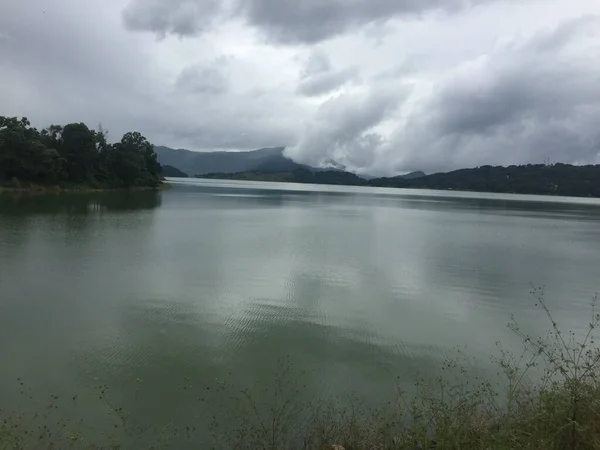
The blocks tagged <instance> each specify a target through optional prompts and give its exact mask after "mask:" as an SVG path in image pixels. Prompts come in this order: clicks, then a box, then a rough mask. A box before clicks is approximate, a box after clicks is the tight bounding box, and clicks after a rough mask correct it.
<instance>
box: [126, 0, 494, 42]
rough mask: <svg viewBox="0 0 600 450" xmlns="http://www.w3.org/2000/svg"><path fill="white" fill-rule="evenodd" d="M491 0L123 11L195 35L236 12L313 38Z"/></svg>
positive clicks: (291, 35)
mask: <svg viewBox="0 0 600 450" xmlns="http://www.w3.org/2000/svg"><path fill="white" fill-rule="evenodd" d="M489 1H493V0H301V1H300V0H232V4H231V5H229V4H226V5H224V4H223V2H222V1H221V2H219V1H218V0H131V2H130V3H129V5H128V6H127V7H126V8H125V10H124V11H123V19H124V21H125V24H126V25H127V26H128V27H129V28H130V29H132V30H140V31H151V32H154V33H157V34H158V35H159V36H164V35H165V34H176V35H180V36H191V35H196V34H199V33H201V32H202V31H204V30H205V29H206V28H207V27H208V26H209V25H210V24H211V23H212V21H213V20H214V19H215V17H217V16H218V15H219V14H221V13H222V12H223V11H227V13H228V14H232V15H234V16H238V17H242V18H243V19H245V20H246V21H247V23H248V24H250V25H252V26H255V27H257V28H258V29H260V30H261V31H263V32H264V33H265V35H266V36H267V37H268V38H269V39H271V40H273V41H275V42H280V43H287V44H290V43H291V44H297V43H315V42H319V41H322V40H325V39H328V38H330V37H333V36H336V35H340V34H343V33H345V32H347V31H350V30H356V29H358V28H361V27H362V26H365V25H369V24H374V23H378V22H379V23H380V24H383V23H386V22H387V21H389V20H390V19H392V18H394V17H399V16H406V15H412V16H414V15H419V14H423V13H426V12H429V11H436V10H442V11H446V12H456V11H460V10H464V9H467V8H469V7H471V6H474V5H477V4H481V3H486V2H489Z"/></svg>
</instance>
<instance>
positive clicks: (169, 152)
mask: <svg viewBox="0 0 600 450" xmlns="http://www.w3.org/2000/svg"><path fill="white" fill-rule="evenodd" d="M283 150H284V147H272V148H261V149H259V150H253V151H248V152H193V151H190V150H184V149H177V150H176V149H172V148H169V147H162V146H157V147H155V151H156V154H157V155H158V162H160V163H161V164H162V165H169V166H173V167H176V168H177V169H179V170H181V171H182V172H185V173H187V174H188V175H190V176H194V175H205V174H208V173H237V172H248V171H260V172H288V171H293V170H296V169H308V170H317V169H314V168H311V167H309V166H305V165H303V164H297V163H295V162H294V161H292V160H291V159H289V158H286V157H285V156H284V155H283Z"/></svg>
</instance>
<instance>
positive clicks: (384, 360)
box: [0, 180, 600, 433]
mask: <svg viewBox="0 0 600 450" xmlns="http://www.w3.org/2000/svg"><path fill="white" fill-rule="evenodd" d="M599 225H600V202H599V201H597V200H588V199H569V198H551V197H534V196H509V195H495V194H473V193H458V192H437V191H414V190H392V189H374V188H358V187H328V186H312V185H293V184H278V183H259V182H238V181H217V180H174V181H173V188H172V189H171V190H169V191H164V192H160V193H154V192H137V193H110V194H108V193H107V194H94V195H87V194H78V195H58V196H48V197H46V196H22V197H20V198H15V197H11V196H7V195H5V196H0V356H1V358H2V359H1V361H2V362H1V363H0V364H1V369H0V406H1V405H4V406H5V407H9V408H12V409H17V410H18V409H28V408H30V409H35V408H39V407H43V408H46V407H49V406H51V405H52V404H53V403H50V402H51V400H48V398H49V397H48V396H49V395H50V394H52V395H57V396H59V398H60V399H64V398H68V399H71V398H72V397H73V396H74V395H77V396H78V397H77V400H76V401H74V402H70V401H69V402H66V403H67V404H66V405H64V408H66V409H67V410H70V409H75V408H78V410H79V411H80V412H79V413H78V414H81V415H82V416H85V417H88V418H92V419H90V420H92V421H95V422H96V423H103V422H102V420H101V419H100V420H99V419H98V418H100V417H102V416H103V415H105V414H106V411H107V405H106V404H105V402H103V401H99V400H98V395H97V393H98V391H97V386H98V385H99V384H104V383H106V384H107V385H108V386H109V395H108V397H109V398H110V401H111V402H113V403H116V404H123V405H125V406H126V407H127V408H128V410H130V411H131V412H133V413H134V414H137V415H138V416H139V417H142V418H143V420H144V421H145V422H146V423H148V424H150V425H152V426H154V425H157V424H165V423H169V422H172V423H178V422H181V421H182V420H184V419H185V420H188V419H190V417H194V418H196V416H197V420H198V423H201V424H203V425H205V424H206V423H208V422H207V418H208V417H212V416H213V415H217V414H220V413H223V411H224V410H226V409H227V408H229V407H230V406H228V405H229V404H228V402H227V401H226V400H225V399H224V398H225V397H227V394H223V392H220V391H219V386H221V387H222V386H226V387H225V388H222V389H223V390H224V391H227V390H230V392H233V391H236V392H238V391H239V390H240V389H248V392H249V393H250V394H251V395H252V396H253V397H255V398H256V399H258V400H259V401H262V400H264V399H265V398H266V397H268V396H269V395H270V394H269V392H270V391H269V388H270V387H272V386H273V384H272V380H273V377H274V375H276V374H277V373H280V372H281V371H282V370H284V369H285V368H286V367H287V366H288V364H289V365H290V366H291V369H290V372H291V373H294V374H298V380H301V381H300V383H301V385H302V394H301V395H302V396H303V397H304V398H306V399H313V398H314V399H319V398H320V399H323V398H338V399H341V401H342V402H344V401H347V400H348V399H349V398H351V397H358V398H366V399H368V401H371V402H374V403H376V402H378V401H380V400H382V399H385V398H386V396H388V395H389V393H390V392H391V391H392V389H393V388H394V386H395V385H396V384H397V383H400V384H403V383H411V382H412V381H414V380H415V379H416V378H417V377H418V376H420V375H423V374H431V373H435V371H436V370H437V369H438V368H439V365H440V362H441V361H442V360H443V359H444V358H446V357H448V356H452V355H454V354H455V353H454V352H455V351H456V348H457V347H459V348H463V350H464V351H465V353H467V354H468V355H469V356H470V357H472V358H473V362H472V364H473V366H474V368H477V369H480V370H482V371H488V370H489V371H491V370H492V365H491V362H490V355H493V354H496V342H497V341H501V342H502V344H503V346H504V347H507V348H516V347H517V346H518V345H519V340H518V338H516V337H515V336H514V335H513V334H512V333H511V332H510V331H509V330H508V329H507V327H506V324H507V323H508V321H509V318H510V315H511V314H514V315H515V316H516V318H517V320H518V321H519V323H520V324H521V325H522V327H523V328H524V329H525V330H526V331H528V332H530V333H534V334H539V333H542V332H543V331H544V330H545V329H546V328H547V325H548V324H547V321H546V320H545V319H544V317H543V315H542V314H540V311H539V310H538V309H537V308H535V306H534V303H535V299H534V298H533V297H532V295H531V294H530V291H531V287H532V285H533V286H543V287H545V292H546V301H547V303H548V304H549V306H550V307H551V308H552V310H553V311H554V313H555V315H556V318H557V319H558V321H559V323H560V324H561V325H562V326H563V327H565V328H569V329H574V330H576V331H579V330H582V329H585V328H586V326H587V320H588V317H589V315H590V305H591V302H592V300H593V297H594V294H595V293H596V292H597V291H598V290H599V289H600V277H599V275H600V226H599ZM295 376H296V375H294V377H295ZM17 378H21V380H22V382H23V383H24V389H23V390H24V392H25V394H22V393H21V392H20V391H21V388H20V385H19V382H18V381H17ZM294 379H296V378H294ZM265 388H266V390H265ZM29 395H30V396H31V397H33V399H29V398H27V397H28V396H29ZM220 396H221V397H220ZM229 397H230V396H229ZM229 397H228V398H229ZM58 401H61V400H58ZM52 402H53V400H52ZM71 403H73V404H71ZM201 433H205V431H202V432H201Z"/></svg>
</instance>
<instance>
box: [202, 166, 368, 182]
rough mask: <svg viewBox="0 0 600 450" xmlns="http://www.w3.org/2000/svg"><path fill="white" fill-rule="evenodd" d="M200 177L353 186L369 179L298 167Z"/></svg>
mask: <svg viewBox="0 0 600 450" xmlns="http://www.w3.org/2000/svg"><path fill="white" fill-rule="evenodd" d="M198 177H199V178H215V179H221V180H249V181H276V182H282V183H313V184H337V185H351V186H366V185H367V180H364V179H362V178H360V177H359V176H358V175H356V174H353V173H350V172H343V171H340V170H322V171H318V172H317V171H313V170H308V169H303V168H300V169H296V170H293V171H288V172H261V171H250V172H238V173H209V174H205V175H198Z"/></svg>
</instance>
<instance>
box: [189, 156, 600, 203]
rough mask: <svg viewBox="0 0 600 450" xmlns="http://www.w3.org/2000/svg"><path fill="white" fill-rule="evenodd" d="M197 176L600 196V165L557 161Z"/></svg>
mask: <svg viewBox="0 0 600 450" xmlns="http://www.w3.org/2000/svg"><path fill="white" fill-rule="evenodd" d="M197 176H198V177H200V178H222V179H238V180H254V181H279V182H290V183H315V184H338V185H340V184H341V185H353V186H374V187H394V188H411V189H438V190H457V191H477V192H498V193H514V194H539V195H564V196H571V197H600V165H587V166H574V165H570V164H561V163H557V164H553V165H545V164H527V165H522V166H509V167H502V166H481V167H476V168H472V169H460V170H455V171H452V172H445V173H436V174H432V175H424V176H419V177H417V178H410V177H406V176H397V177H383V178H373V179H370V180H365V179H363V178H360V177H358V176H357V175H355V174H353V173H348V172H341V171H321V172H311V171H309V170H305V169H297V170H294V171H289V172H264V171H252V172H239V173H232V174H227V173H211V174H206V175H197Z"/></svg>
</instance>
